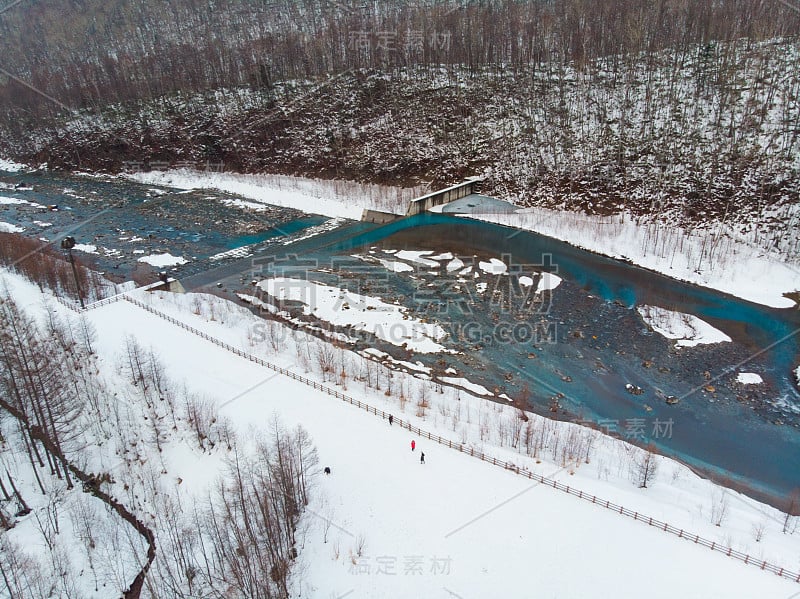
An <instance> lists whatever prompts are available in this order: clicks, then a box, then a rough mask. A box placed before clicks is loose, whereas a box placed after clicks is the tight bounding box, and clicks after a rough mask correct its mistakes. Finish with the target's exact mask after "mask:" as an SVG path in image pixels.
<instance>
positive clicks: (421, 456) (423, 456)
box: [419, 451, 425, 464]
mask: <svg viewBox="0 0 800 599" xmlns="http://www.w3.org/2000/svg"><path fill="white" fill-rule="evenodd" d="M419 463H420V464H424V463H425V452H424V451H423V452H422V453H420V454H419Z"/></svg>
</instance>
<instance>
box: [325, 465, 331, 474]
mask: <svg viewBox="0 0 800 599" xmlns="http://www.w3.org/2000/svg"><path fill="white" fill-rule="evenodd" d="M330 473H331V469H330V468H329V467H328V466H325V474H330Z"/></svg>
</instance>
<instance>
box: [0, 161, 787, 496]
mask: <svg viewBox="0 0 800 599" xmlns="http://www.w3.org/2000/svg"><path fill="white" fill-rule="evenodd" d="M6 179H7V180H9V181H12V182H18V181H21V180H23V179H24V180H25V181H26V182H27V183H32V184H33V185H34V187H35V191H33V192H30V191H24V192H23V191H20V192H17V191H14V190H11V189H4V190H2V191H0V195H7V196H12V197H20V198H24V199H29V200H31V201H38V202H40V203H42V204H60V205H61V210H60V211H59V212H45V213H39V212H38V211H34V210H32V209H30V208H25V207H22V208H20V207H14V206H7V207H5V208H3V210H2V213H3V214H2V218H0V220H4V221H7V222H13V223H19V224H21V225H23V226H25V227H26V228H27V233H28V234H31V235H35V236H40V235H47V236H48V237H49V238H51V239H58V237H59V236H60V235H63V234H67V232H68V231H70V232H71V233H70V234H72V235H75V236H76V237H77V238H79V242H82V243H96V244H97V245H98V246H106V247H112V248H117V247H118V248H120V249H121V250H122V251H124V252H126V255H125V256H124V257H117V256H108V257H102V256H101V257H97V258H96V259H97V260H98V262H99V263H100V266H102V268H105V269H111V268H119V269H120V271H122V270H124V269H125V268H129V267H132V266H134V265H135V264H136V259H137V255H133V254H131V250H132V248H133V247H143V248H145V249H147V251H148V252H151V251H152V252H155V251H172V252H173V253H175V254H178V255H181V254H182V255H192V256H196V257H197V260H196V261H194V262H193V263H192V264H189V265H187V266H185V267H184V269H186V270H185V271H184V274H186V272H188V273H189V274H192V273H200V272H201V270H205V269H207V268H208V264H207V262H205V261H203V260H202V258H203V257H205V256H208V255H213V254H215V253H217V252H220V251H224V250H228V249H233V248H237V247H241V246H244V245H254V244H260V243H262V242H269V241H270V240H271V239H273V238H275V237H277V236H286V235H291V234H292V233H295V232H297V231H299V230H301V229H303V228H306V227H309V226H312V225H315V224H319V223H321V222H323V221H324V220H325V219H324V218H322V217H316V216H308V215H302V214H299V213H298V214H294V213H292V214H287V213H284V217H283V218H282V221H281V222H276V223H275V224H274V226H272V225H271V224H270V223H265V225H266V226H265V229H264V230H263V231H261V232H259V233H256V234H243V235H236V236H229V235H228V236H226V235H224V234H222V233H221V232H219V231H217V230H215V227H214V226H213V223H214V221H213V218H212V220H211V221H210V224H205V223H200V224H198V223H197V222H194V220H193V219H190V218H185V219H183V220H182V221H178V224H175V223H173V225H169V224H166V223H163V222H161V221H160V220H159V219H158V218H157V217H155V216H152V215H149V214H145V213H142V212H141V211H140V210H139V208H140V207H141V205H142V203H143V202H144V200H143V199H142V198H144V197H145V192H146V191H147V189H148V187H149V186H142V185H137V184H134V183H131V182H127V181H121V180H109V181H98V180H87V179H81V178H70V177H63V178H62V177H59V176H58V175H57V174H37V175H31V174H24V175H23V174H18V175H7V177H6ZM64 187H70V188H72V189H75V190H76V192H77V193H78V194H80V195H83V196H85V197H86V198H87V199H86V200H85V201H78V200H76V199H75V198H73V197H70V196H69V195H65V194H63V190H64ZM204 195H205V192H198V194H197V196H198V197H197V202H198V205H205V203H203V199H204V198H203V196H204ZM216 195H222V194H216ZM148 201H152V200H148ZM120 202H121V207H118V208H115V209H114V210H113V211H110V212H107V213H100V214H99V215H98V213H99V211H100V210H102V209H103V208H107V207H109V206H111V205H117V204H118V203H120ZM162 205H163V206H164V209H165V210H167V209H171V206H172V203H171V202H170V199H169V198H164V199H163V202H162ZM174 209H175V210H179V209H180V206H179V205H178V204H177V203H176V204H175V208H174ZM96 215H97V216H96ZM88 217H92V218H91V219H89V220H86V224H84V225H82V226H81V227H80V229H78V230H74V227H75V225H76V224H77V223H78V222H81V221H84V220H85V219H88ZM233 217H235V213H233V212H231V218H233ZM34 219H37V220H38V219H41V220H46V221H49V222H51V223H52V226H51V227H49V228H47V229H42V230H41V231H37V230H36V228H35V225H33V222H34ZM122 230H124V234H125V235H128V236H131V235H139V236H141V237H147V236H148V235H150V234H152V235H153V236H154V239H152V240H148V241H145V242H142V245H141V246H134V245H132V244H129V243H127V242H122V241H118V237H119V236H120V235H122V234H123V232H122ZM266 245H267V249H266V251H267V252H284V253H285V254H287V255H289V254H296V255H298V256H300V259H301V260H305V259H307V258H315V259H317V260H319V262H320V263H324V262H325V261H326V260H331V259H332V258H341V257H342V256H347V255H349V254H353V253H357V252H361V251H365V248H367V247H369V246H372V245H380V246H383V247H385V248H394V249H404V248H406V249H436V250H439V251H446V250H451V251H454V252H456V253H459V254H460V253H461V252H463V253H464V254H465V255H469V256H471V255H472V254H473V253H476V254H480V255H481V256H482V257H489V256H494V257H500V255H502V254H507V255H508V257H509V258H510V259H511V260H513V262H516V263H518V264H526V265H537V270H549V271H552V272H555V273H556V274H558V276H560V277H562V278H563V279H564V282H563V283H562V285H561V286H559V287H558V288H557V289H556V290H555V291H554V292H553V294H552V305H551V306H548V310H547V312H546V313H543V314H537V315H536V317H537V318H541V319H543V320H546V321H547V322H548V323H550V324H553V325H556V326H557V333H556V335H555V338H554V339H553V340H552V341H554V342H553V343H550V342H547V341H541V340H535V341H532V342H520V343H504V344H496V343H476V341H475V340H474V339H470V340H466V341H461V342H460V343H457V342H456V341H455V340H454V341H453V343H452V347H453V348H454V349H461V350H463V351H464V355H463V356H451V355H447V356H445V357H444V359H445V360H446V361H447V365H448V366H452V367H454V368H457V370H458V371H459V372H460V373H463V375H464V376H466V377H467V378H469V379H471V380H473V381H475V382H477V383H480V384H483V385H484V386H486V387H488V388H490V389H491V388H494V387H495V386H498V387H499V388H500V389H501V390H502V391H503V392H507V393H508V394H509V395H511V396H514V395H515V394H518V393H519V392H520V390H521V388H522V387H523V385H526V384H527V385H528V386H529V388H530V390H531V391H532V398H531V406H530V407H531V409H533V410H535V411H538V412H540V413H543V414H546V415H548V416H552V414H551V413H550V412H549V410H548V406H549V402H550V400H551V398H552V397H553V396H554V395H555V394H558V393H562V394H563V397H561V398H560V403H561V405H562V407H563V408H564V412H559V413H558V414H557V415H556V416H557V417H558V418H566V419H580V420H584V421H590V422H592V423H594V424H595V425H597V424H598V423H600V422H602V421H618V422H620V423H623V422H625V421H627V420H629V419H635V418H638V419H641V418H645V419H646V420H647V422H648V423H652V422H653V421H654V420H655V419H657V418H658V419H662V420H667V419H671V420H672V421H674V425H673V426H672V434H671V436H670V437H669V438H657V439H648V440H650V441H652V442H653V443H655V444H656V445H657V446H658V447H659V449H660V450H661V451H663V452H664V453H667V454H669V455H672V456H675V457H677V458H679V459H681V460H682V461H684V462H686V463H688V464H690V465H692V466H695V467H697V468H699V469H703V470H704V471H706V472H709V473H712V474H714V475H716V476H718V477H729V478H730V479H732V480H735V481H737V482H739V483H742V484H745V485H748V486H749V487H750V488H751V489H753V490H755V491H756V492H760V493H762V494H763V496H769V497H771V498H775V497H781V496H785V495H786V494H787V493H788V492H789V491H790V490H791V489H793V488H795V487H798V486H800V429H798V424H800V423H798V420H799V418H798V416H797V414H792V413H791V412H788V411H786V412H785V413H780V411H779V410H775V409H770V408H769V402H770V401H774V400H776V399H779V398H783V399H785V401H786V402H787V403H788V404H790V405H795V406H797V405H800V394H798V391H797V388H796V386H795V384H794V382H793V380H792V375H791V369H792V368H793V367H794V366H796V365H797V364H798V363H800V347H799V345H800V340H798V335H796V334H793V333H795V332H796V331H797V330H798V329H800V311H798V310H776V309H771V308H768V307H764V306H760V305H756V304H752V303H749V302H746V301H743V300H740V299H737V298H734V297H731V296H729V295H725V294H723V293H719V292H716V291H713V290H709V289H704V288H700V287H696V286H693V285H689V284H685V283H681V282H679V281H675V280H673V279H670V278H668V277H665V276H662V275H659V274H657V273H653V272H650V271H647V270H644V269H641V268H637V267H635V266H631V265H629V264H625V263H622V262H618V261H615V260H611V259H608V258H605V257H603V256H600V255H597V254H593V253H590V252H586V251H583V250H580V249H577V248H575V247H572V246H570V245H568V244H565V243H562V242H559V241H557V240H554V239H550V238H547V237H543V236H540V235H536V234H532V233H527V232H521V231H519V230H516V229H510V228H507V227H502V226H499V225H493V224H489V223H483V222H478V221H474V220H471V219H464V218H459V217H456V216H452V215H447V214H422V215H418V216H414V217H411V218H407V219H403V220H399V221H395V222H393V223H389V224H387V225H383V226H376V225H373V224H370V223H349V224H347V225H346V226H344V227H340V228H339V229H336V230H335V231H332V232H330V233H327V234H324V235H320V236H319V237H314V238H311V239H306V240H302V241H299V242H297V243H294V244H292V245H289V246H282V245H281V246H278V245H276V246H274V247H272V246H269V244H268V243H267V244H266ZM126 260H127V262H126ZM361 266H364V263H361ZM190 268H193V269H195V270H189V269H190ZM237 268H238V265H237V264H235V263H231V264H230V269H229V270H230V271H231V273H233V272H234V271H236V272H238V271H237V270H236V269H237ZM242 268H246V266H242ZM376 268H378V267H376ZM380 274H383V275H385V274H386V273H385V271H384V272H382V273H380ZM181 276H183V275H181ZM195 276H196V277H198V278H202V275H201V274H197V275H195ZM215 276H216V275H214V276H212V275H209V277H211V278H209V280H208V281H205V282H204V284H210V283H211V282H212V280H217V279H216V278H215ZM386 284H387V286H388V291H387V293H388V294H390V295H396V296H398V297H399V298H405V300H404V301H405V302H406V304H408V305H411V304H412V303H413V302H412V300H411V299H410V298H413V297H414V294H415V292H418V291H419V288H420V285H421V284H422V283H420V282H419V281H414V280H411V279H410V278H409V277H407V276H404V275H403V274H402V273H390V274H389V277H388V278H387V279H386ZM425 284H427V281H425ZM643 303H646V304H651V305H659V306H662V307H664V308H668V309H671V310H677V311H680V312H686V313H690V314H694V315H696V316H698V317H699V318H702V319H703V320H706V321H707V322H709V323H710V324H712V325H714V326H715V327H717V328H719V329H721V330H723V331H725V332H726V333H728V334H729V335H730V336H731V337H733V338H734V340H735V343H730V344H720V345H719V346H718V347H707V348H697V349H692V350H688V349H687V350H681V351H679V352H676V351H675V350H674V349H673V348H672V344H671V343H670V342H668V341H667V340H665V339H663V338H661V337H660V336H659V335H653V334H652V333H650V332H649V331H648V330H647V327H646V326H645V325H644V324H643V323H642V321H641V319H640V318H639V317H638V315H637V314H636V311H635V310H633V309H632V308H633V307H634V306H636V305H637V304H643ZM491 311H492V306H490V305H485V304H480V302H478V304H476V306H475V307H474V308H472V310H471V311H468V312H467V313H463V312H460V311H459V310H457V309H451V308H448V311H447V312H446V313H443V314H437V315H435V316H434V317H433V319H434V320H436V321H438V322H440V323H441V324H442V325H443V326H445V327H446V328H448V330H452V331H453V333H454V337H455V333H458V332H459V330H460V328H459V327H462V326H463V325H465V324H478V325H480V327H484V328H486V327H490V326H491V325H492V324H493V321H492V320H491V316H492V315H491ZM576 332H580V333H581V336H580V338H578V337H575V335H574V334H575V333H576ZM782 339H783V341H781V340H782ZM371 343H374V341H372V342H371ZM770 346H773V347H771V349H768V350H766V351H762V350H763V348H768V347H770ZM382 349H386V350H392V348H382ZM394 349H395V350H396V348H394ZM759 352H761V353H759ZM756 353H758V356H757V358H756V359H755V360H754V361H753V362H748V363H746V364H744V365H743V366H741V367H739V368H738V370H739V371H753V372H758V373H759V374H761V375H762V376H763V377H764V379H765V381H766V384H765V385H764V386H763V391H761V392H759V394H758V395H757V397H755V400H757V401H750V399H751V398H748V397H746V396H745V395H746V394H747V393H750V391H749V390H742V389H740V388H737V387H736V386H735V385H734V384H732V383H730V379H731V375H729V374H727V373H726V369H728V368H734V367H736V366H737V365H738V364H739V363H740V362H742V361H743V360H745V359H747V358H748V357H750V356H752V355H753V354H756ZM530 354H535V356H536V359H533V360H532V359H530V358H529V355H530ZM401 357H405V358H408V357H409V356H401ZM440 358H441V357H440V356H421V355H418V356H415V357H414V359H420V360H421V361H423V362H425V363H426V364H428V365H430V366H431V367H440V366H439V365H438V364H437V361H438V360H439V359H440ZM644 359H647V360H651V359H652V361H653V362H654V364H655V366H654V367H652V368H644V367H643V366H642V362H643V360H644ZM658 366H661V367H663V368H665V369H666V370H665V371H664V372H662V371H661V370H660V369H659V368H658ZM706 371H708V372H709V373H710V375H711V376H713V377H717V376H719V377H720V379H719V380H718V381H717V380H715V381H713V382H714V385H715V386H716V388H717V389H716V391H715V392H714V393H713V394H709V393H704V392H702V391H699V390H698V385H702V384H704V383H706V381H705V379H704V377H703V376H702V374H703V373H704V372H706ZM509 375H510V376H511V380H509V379H508V378H507V377H508V376H509ZM565 376H568V377H569V378H570V381H571V382H566V381H565V380H564V379H565ZM626 383H631V384H635V385H639V386H641V387H642V388H644V389H645V394H644V395H643V396H641V397H637V396H632V395H630V394H628V393H626V392H625V391H624V387H625V384H626ZM658 392H663V393H664V394H672V395H676V396H684V399H682V400H681V402H680V403H679V404H678V405H676V406H667V405H666V404H665V403H664V401H663V397H660V396H659V395H658ZM740 395H741V396H745V397H739V396H740ZM742 399H744V400H745V401H740V400H742ZM764 402H766V403H764ZM765 406H766V408H765ZM647 408H649V409H647ZM779 418H780V420H781V421H783V423H784V424H782V425H776V424H774V423H773V422H774V421H776V420H778V419H779ZM623 436H625V434H624V432H623Z"/></svg>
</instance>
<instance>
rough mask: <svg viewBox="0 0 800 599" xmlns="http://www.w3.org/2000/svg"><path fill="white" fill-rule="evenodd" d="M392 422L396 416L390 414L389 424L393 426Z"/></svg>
mask: <svg viewBox="0 0 800 599" xmlns="http://www.w3.org/2000/svg"><path fill="white" fill-rule="evenodd" d="M392 422H394V416H392V415H391V414H389V426H391V425H392Z"/></svg>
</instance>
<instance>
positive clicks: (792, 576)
mask: <svg viewBox="0 0 800 599" xmlns="http://www.w3.org/2000/svg"><path fill="white" fill-rule="evenodd" d="M57 299H58V300H59V301H60V302H61V303H63V304H64V305H66V306H67V307H69V308H71V309H72V310H74V311H76V312H86V311H88V310H91V309H94V308H99V307H101V306H104V305H107V304H110V303H113V302H116V301H118V300H120V299H124V300H125V301H127V302H130V303H131V304H134V305H135V306H137V307H139V308H142V309H143V310H146V311H147V312H149V313H151V314H154V315H155V316H157V317H159V318H161V319H163V320H166V321H167V322H169V323H171V324H174V325H176V326H178V327H180V328H182V329H184V330H186V331H188V332H190V333H192V334H194V335H197V336H198V337H201V338H202V339H205V340H206V341H210V342H211V343H213V344H215V345H217V346H219V347H221V348H223V349H225V350H227V351H229V352H231V353H233V354H236V355H237V356H240V357H242V358H245V359H247V360H249V361H251V362H254V363H256V364H258V365H259V366H263V367H265V368H269V369H270V370H273V371H275V372H277V373H280V374H282V375H284V376H287V377H289V378H291V379H293V380H295V381H298V382H301V383H303V384H305V385H308V386H309V387H311V388H312V389H315V390H317V391H322V392H323V393H326V394H328V395H330V396H332V397H335V398H337V399H341V400H342V401H344V402H347V403H349V404H351V405H353V406H356V407H358V408H361V409H362V410H366V411H367V412H368V413H370V414H374V415H376V416H380V417H381V418H388V417H389V415H390V414H389V412H386V411H384V410H381V409H379V408H376V407H375V406H371V405H369V404H367V403H364V402H362V401H359V400H358V399H355V398H353V397H350V396H349V395H347V394H345V393H342V392H341V391H339V390H337V389H332V388H331V387H328V386H327V385H323V384H322V383H320V382H318V381H315V380H313V379H310V378H308V377H305V376H303V375H300V374H297V373H296V372H292V371H291V370H288V369H286V368H283V367H281V366H278V365H277V364H273V363H271V362H269V361H267V360H264V359H263V358H259V357H258V356H255V355H253V354H251V353H248V352H246V351H244V350H242V349H239V348H238V347H234V346H232V345H230V344H229V343H226V342H224V341H221V340H220V339H217V338H216V337H214V336H212V335H209V334H208V333H206V332H204V331H201V330H199V329H197V328H195V327H193V326H190V325H188V324H186V323H185V322H183V321H180V320H178V319H177V318H174V317H173V316H170V315H168V314H165V313H164V312H161V311H160V310H157V309H155V308H153V307H152V306H150V305H148V304H146V303H144V302H142V301H140V300H137V299H135V298H132V297H130V296H129V295H127V294H120V295H116V296H114V297H110V298H107V299H104V300H100V301H98V302H94V303H93V304H90V305H88V306H87V307H86V308H84V309H81V308H78V307H77V306H75V305H74V304H71V303H68V302H66V301H64V300H62V299H61V298H57ZM392 416H393V422H395V423H397V425H398V426H400V427H402V428H404V429H406V430H408V431H410V432H412V433H414V434H416V435H419V436H420V437H421V438H424V439H428V440H430V441H434V442H436V443H438V444H439V445H443V446H445V447H448V448H450V449H455V450H457V451H459V452H460V453H463V454H466V455H469V456H471V457H474V458H478V459H479V460H481V461H483V462H487V463H489V464H492V465H494V466H499V467H500V468H503V469H505V470H509V471H511V472H513V473H515V474H518V475H520V476H524V477H526V478H528V479H530V480H534V481H536V482H538V483H540V484H543V485H545V486H548V487H552V488H553V489H556V490H558V491H561V492H563V493H566V494H568V495H572V496H573V497H577V498H578V499H582V500H584V501H588V502H591V503H592V504H594V505H597V506H600V507H601V508H605V509H607V510H610V511H612V512H614V513H617V514H620V515H622V516H626V517H628V518H633V519H634V520H636V521H638V522H643V523H644V524H647V525H648V526H652V527H653V528H656V529H657V530H661V531H663V532H666V533H670V534H672V535H675V536H677V537H678V538H681V539H686V540H687V541H689V542H691V543H694V544H696V545H702V546H703V547H707V548H708V549H710V550H711V551H716V552H718V553H722V554H724V555H727V556H728V557H732V558H734V559H736V560H739V561H741V562H743V563H745V564H749V565H753V566H756V567H758V568H760V569H761V570H765V571H768V572H772V573H773V574H776V575H778V576H780V577H782V578H786V579H788V580H791V581H793V582H797V583H800V572H792V571H790V570H788V569H786V568H784V567H782V566H778V565H776V564H773V563H770V562H768V561H766V560H762V559H759V558H756V557H753V556H752V555H749V554H747V553H743V552H741V551H737V550H736V549H733V548H732V547H730V546H727V545H724V544H721V543H717V542H716V541H710V540H708V539H706V538H703V537H701V536H700V535H697V534H693V533H691V532H690V531H687V530H685V529H682V528H678V527H677V526H673V525H671V524H669V523H667V522H662V521H661V520H657V519H655V518H653V517H651V516H648V515H646V514H642V513H640V512H638V511H635V510H631V509H629V508H626V507H624V506H622V505H619V504H616V503H613V502H611V501H608V500H606V499H602V498H600V497H597V496H596V495H592V494H590V493H586V492H584V491H582V490H580V489H575V488H573V487H570V486H569V485H565V484H563V483H560V482H558V481H557V480H555V479H552V478H549V477H546V476H542V475H540V474H536V473H534V472H531V471H529V470H527V469H526V468H520V467H519V466H518V465H517V464H514V463H513V462H508V461H504V460H499V459H497V458H495V457H494V456H490V455H487V454H485V453H483V452H482V451H477V450H476V449H475V448H474V447H472V446H471V445H467V444H465V443H460V442H458V441H453V440H452V439H446V438H444V437H440V436H439V435H435V434H433V433H431V432H429V431H426V430H424V429H421V428H419V427H418V426H414V425H413V424H411V423H410V422H407V421H405V420H403V419H402V418H397V417H396V416H394V415H392Z"/></svg>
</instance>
